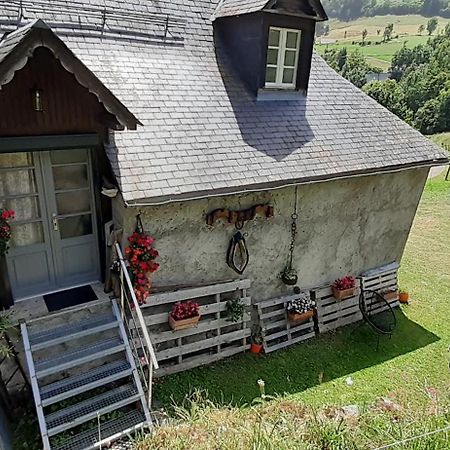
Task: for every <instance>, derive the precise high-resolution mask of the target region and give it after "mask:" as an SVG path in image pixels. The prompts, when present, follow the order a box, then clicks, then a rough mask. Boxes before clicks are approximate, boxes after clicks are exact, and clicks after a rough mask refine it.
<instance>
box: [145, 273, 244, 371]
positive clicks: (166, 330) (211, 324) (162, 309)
mask: <svg viewBox="0 0 450 450" xmlns="http://www.w3.org/2000/svg"><path fill="white" fill-rule="evenodd" d="M250 285H251V282H250V281H249V280H237V281H230V282H225V283H218V284H213V285H209V286H201V287H195V288H189V289H181V290H178V291H173V292H163V293H156V294H152V296H151V298H150V299H149V301H148V303H147V304H145V305H142V313H143V315H144V318H145V322H146V325H147V329H148V331H149V334H150V337H151V339H152V342H153V345H154V346H155V351H156V358H157V359H158V362H159V364H160V368H159V369H158V370H157V371H156V372H155V376H157V377H158V376H163V375H167V374H170V373H175V372H181V371H183V370H188V369H191V368H193V367H197V366H200V365H203V364H209V363H212V362H215V361H218V360H220V359H222V358H225V357H228V356H231V355H235V354H237V353H240V352H243V351H245V350H247V349H248V348H249V345H250V340H249V337H250V335H251V331H250V320H251V317H250V314H249V310H250V305H251V298H250V297H249V296H248V295H247V289H248V288H249V287H250ZM233 298H240V299H241V301H242V302H243V303H244V305H245V306H246V313H245V314H244V317H243V318H242V320H240V321H239V322H231V321H229V320H228V318H227V317H226V309H227V307H226V302H227V300H231V299H233ZM185 300H194V301H196V302H197V303H199V304H200V315H201V318H200V321H199V323H198V326H197V327H193V328H188V329H185V330H179V331H173V330H171V329H170V327H169V325H168V320H169V313H170V311H171V309H172V307H173V305H174V303H176V302H180V301H185Z"/></svg>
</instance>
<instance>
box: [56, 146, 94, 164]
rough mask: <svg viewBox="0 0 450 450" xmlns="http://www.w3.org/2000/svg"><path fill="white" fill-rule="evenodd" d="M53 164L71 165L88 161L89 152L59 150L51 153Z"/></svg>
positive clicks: (82, 150)
mask: <svg viewBox="0 0 450 450" xmlns="http://www.w3.org/2000/svg"><path fill="white" fill-rule="evenodd" d="M50 158H51V160H52V163H53V164H70V163H77V162H86V161H87V151H86V150H85V149H77V150H57V151H54V152H51V153H50Z"/></svg>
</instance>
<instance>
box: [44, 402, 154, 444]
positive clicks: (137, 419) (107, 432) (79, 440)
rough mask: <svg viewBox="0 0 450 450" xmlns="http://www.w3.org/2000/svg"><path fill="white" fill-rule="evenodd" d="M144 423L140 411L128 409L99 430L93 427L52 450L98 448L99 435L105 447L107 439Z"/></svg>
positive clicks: (123, 433) (118, 436) (102, 425)
mask: <svg viewBox="0 0 450 450" xmlns="http://www.w3.org/2000/svg"><path fill="white" fill-rule="evenodd" d="M145 425H146V423H145V416H144V414H143V413H142V412H141V411H137V410H134V411H130V412H129V413H127V414H126V415H125V416H123V417H121V418H119V419H116V420H111V421H109V422H105V423H103V424H101V425H100V430H99V429H98V427H94V428H92V429H91V430H88V431H84V432H83V433H80V434H78V435H76V436H73V437H72V438H70V439H69V440H67V441H66V442H64V443H63V444H61V445H60V446H59V447H56V448H54V449H53V450H92V449H94V448H99V447H100V445H99V436H100V438H101V440H102V442H104V444H105V447H107V444H108V440H111V441H112V440H116V439H119V438H120V437H122V436H124V435H126V434H129V433H131V432H132V431H135V430H137V429H139V428H141V427H143V426H145ZM105 441H106V442H105ZM102 448H103V446H102Z"/></svg>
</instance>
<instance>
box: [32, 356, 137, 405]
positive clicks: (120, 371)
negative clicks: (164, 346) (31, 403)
mask: <svg viewBox="0 0 450 450" xmlns="http://www.w3.org/2000/svg"><path fill="white" fill-rule="evenodd" d="M132 372H133V370H132V369H131V366H130V363H129V362H128V361H126V360H124V359H121V360H118V361H113V362H112V363H109V364H105V365H103V366H100V367H96V368H95V369H92V370H89V371H88V372H86V373H82V374H80V375H76V376H73V377H70V378H66V379H65V380H61V381H57V382H55V383H51V384H48V385H47V386H43V387H41V389H40V392H41V400H42V406H44V407H45V406H48V405H52V404H54V403H57V402H60V401H61V400H65V399H67V398H70V397H74V396H75V395H79V394H81V393H82V392H86V391H89V390H91V389H95V388H97V387H100V386H104V385H106V384H108V383H111V382H112V381H116V380H120V379H121V378H125V377H127V376H129V375H131V374H132Z"/></svg>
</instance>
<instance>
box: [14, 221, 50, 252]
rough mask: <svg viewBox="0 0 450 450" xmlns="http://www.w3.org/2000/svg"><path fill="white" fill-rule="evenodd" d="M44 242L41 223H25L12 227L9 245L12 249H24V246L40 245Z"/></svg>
mask: <svg viewBox="0 0 450 450" xmlns="http://www.w3.org/2000/svg"><path fill="white" fill-rule="evenodd" d="M43 242H44V232H43V229H42V222H32V223H25V224H22V225H12V227H11V240H10V245H11V247H12V248H14V247H24V246H26V245H34V244H42V243H43Z"/></svg>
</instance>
